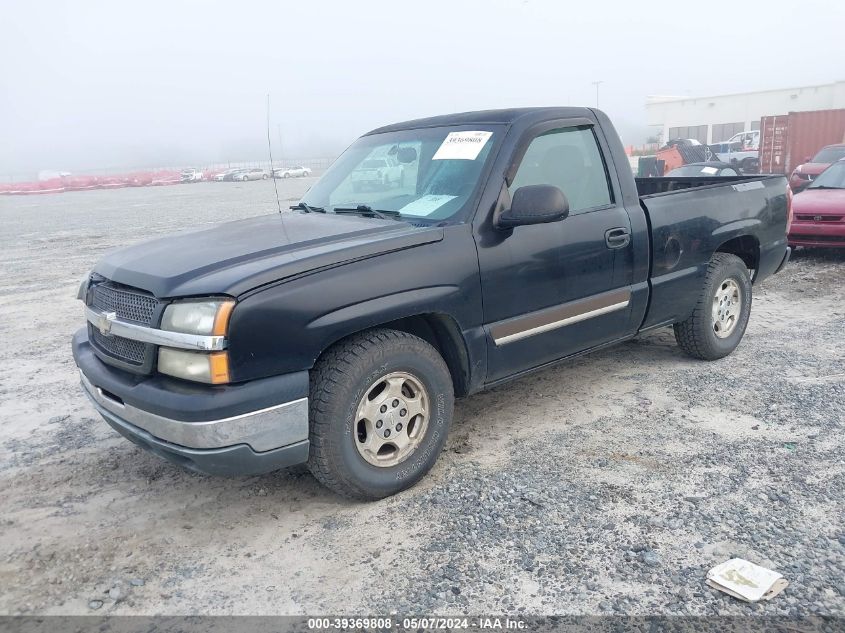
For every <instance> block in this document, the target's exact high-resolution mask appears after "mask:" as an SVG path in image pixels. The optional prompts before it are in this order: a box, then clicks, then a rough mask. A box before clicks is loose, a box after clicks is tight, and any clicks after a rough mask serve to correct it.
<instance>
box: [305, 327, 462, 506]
mask: <svg viewBox="0 0 845 633" xmlns="http://www.w3.org/2000/svg"><path fill="white" fill-rule="evenodd" d="M397 371H401V372H407V373H408V374H411V375H413V376H414V377H415V378H417V379H418V380H419V381H420V382H421V384H422V385H423V386H424V387H425V389H426V391H427V394H428V396H429V401H430V415H429V420H428V425H427V427H426V428H425V432H424V434H423V435H422V437H421V438H420V440H419V444H418V445H417V447H416V449H415V450H414V451H413V452H412V453H411V454H410V455H408V456H407V457H406V458H405V459H404V460H403V461H400V462H399V463H397V464H396V465H394V466H389V467H388V466H385V467H380V466H374V465H372V464H371V463H369V462H368V461H366V460H365V459H364V457H363V456H362V455H361V453H360V452H359V450H358V448H357V447H356V442H357V441H358V436H357V431H356V424H357V420H355V417H356V411H357V408H358V404H359V402H360V401H361V399H362V398H363V397H364V393H365V391H366V390H367V389H369V388H370V387H371V385H372V384H373V383H374V382H375V381H378V380H379V379H380V378H381V377H382V376H386V375H387V374H390V373H391V372H397ZM453 406H454V392H453V386H452V378H451V375H450V374H449V369H448V368H447V367H446V363H445V362H444V361H443V358H442V357H441V356H440V354H439V353H438V352H437V350H435V349H434V348H433V347H432V346H431V345H429V344H428V343H427V342H425V341H424V340H422V339H421V338H419V337H416V336H413V335H412V334H407V333H405V332H400V331H397V330H390V329H377V330H369V331H366V332H362V333H360V334H356V335H354V336H351V337H349V338H348V339H345V340H344V341H341V342H340V343H338V344H336V345H335V346H334V347H332V348H330V349H329V350H328V351H326V352H325V353H324V354H323V355H322V356H321V357H320V359H319V361H318V362H317V365H316V366H315V367H314V369H313V370H312V372H311V393H310V400H309V409H310V411H309V417H310V427H311V430H310V440H311V450H310V454H309V457H308V468H309V470H310V471H311V473H312V474H313V475H314V477H316V478H317V480H318V481H319V482H320V483H322V484H323V485H325V486H326V487H327V488H329V489H331V490H333V491H334V492H336V493H338V494H340V495H342V496H344V497H348V498H351V499H361V500H374V499H382V498H384V497H388V496H390V495H393V494H396V493H397V492H399V491H401V490H405V489H406V488H410V487H411V486H413V485H414V484H415V483H417V482H418V481H419V480H420V479H421V478H422V477H423V476H424V475H425V474H426V473H427V472H428V471H429V470H430V469H431V467H432V466H433V465H434V463H435V462H436V461H437V458H438V457H439V455H440V452H441V450H442V449H443V444H444V442H445V441H446V436H447V434H448V432H449V427H450V425H451V423H452V410H453Z"/></svg>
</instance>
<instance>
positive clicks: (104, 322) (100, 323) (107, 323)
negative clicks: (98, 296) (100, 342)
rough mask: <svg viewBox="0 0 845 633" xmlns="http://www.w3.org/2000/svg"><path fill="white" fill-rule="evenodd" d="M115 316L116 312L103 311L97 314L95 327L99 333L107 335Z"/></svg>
mask: <svg viewBox="0 0 845 633" xmlns="http://www.w3.org/2000/svg"><path fill="white" fill-rule="evenodd" d="M116 318H117V313H116V312H103V313H101V314H99V315H98V316H97V324H96V327H97V329H98V330H100V334H102V335H103V336H108V335H109V334H110V333H111V324H112V321H114V320H115V319H116Z"/></svg>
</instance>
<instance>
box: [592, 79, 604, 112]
mask: <svg viewBox="0 0 845 633" xmlns="http://www.w3.org/2000/svg"><path fill="white" fill-rule="evenodd" d="M603 83H604V82H603V81H594V82H593V85H594V86H595V87H596V107H597V108H598V107H599V86H600V85H601V84H603Z"/></svg>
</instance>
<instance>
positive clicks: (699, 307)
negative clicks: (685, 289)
mask: <svg viewBox="0 0 845 633" xmlns="http://www.w3.org/2000/svg"><path fill="white" fill-rule="evenodd" d="M750 316H751V275H750V274H749V273H748V268H747V267H746V266H745V262H743V261H742V260H741V259H740V258H739V257H737V256H736V255H731V254H729V253H716V254H715V255H713V258H712V259H711V260H710V263H709V265H708V266H707V273H706V275H705V277H704V287H703V288H702V291H701V295H699V298H698V302H697V303H696V305H695V309H694V310H693V313H692V315H690V316H689V318H687V319H686V320H685V321H682V322H680V323H676V324H675V326H674V329H675V340H676V341H677V342H678V345H679V346H680V348H681V349H682V350H684V352H686V353H687V354H689V355H690V356H693V357H695V358H701V359H702V360H716V359H719V358H723V357H725V356H727V355H728V354H730V353H731V352H732V351H734V350H735V349H736V347H737V345H739V342H740V341H741V340H742V336H743V334H745V328H746V327H747V326H748V319H749V317H750Z"/></svg>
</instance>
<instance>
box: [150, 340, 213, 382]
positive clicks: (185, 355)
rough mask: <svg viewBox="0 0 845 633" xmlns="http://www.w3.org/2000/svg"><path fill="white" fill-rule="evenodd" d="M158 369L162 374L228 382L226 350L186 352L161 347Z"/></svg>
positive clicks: (187, 378)
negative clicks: (208, 352) (207, 352)
mask: <svg viewBox="0 0 845 633" xmlns="http://www.w3.org/2000/svg"><path fill="white" fill-rule="evenodd" d="M158 370H159V372H161V373H162V374H168V375H170V376H175V377H176V378H184V379H185V380H193V381H196V382H204V383H208V384H210V385H221V384H225V383H227V382H229V356H228V354H226V352H212V353H210V354H206V353H204V352H188V351H185V350H181V349H171V348H169V347H162V348H160V349H159V350H158Z"/></svg>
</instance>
